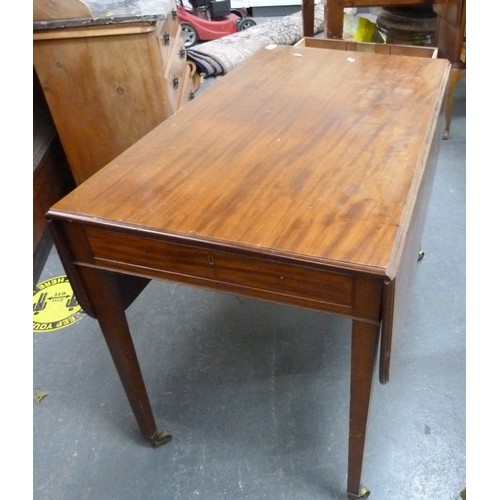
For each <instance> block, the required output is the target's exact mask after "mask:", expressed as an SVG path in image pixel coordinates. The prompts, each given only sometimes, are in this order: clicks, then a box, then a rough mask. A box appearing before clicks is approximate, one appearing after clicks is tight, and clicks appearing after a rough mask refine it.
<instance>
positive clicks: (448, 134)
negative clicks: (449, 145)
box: [441, 130, 450, 141]
mask: <svg viewBox="0 0 500 500" xmlns="http://www.w3.org/2000/svg"><path fill="white" fill-rule="evenodd" d="M449 137H450V131H449V130H445V131H444V132H443V133H442V135H441V139H442V140H443V141H447V140H448V139H449Z"/></svg>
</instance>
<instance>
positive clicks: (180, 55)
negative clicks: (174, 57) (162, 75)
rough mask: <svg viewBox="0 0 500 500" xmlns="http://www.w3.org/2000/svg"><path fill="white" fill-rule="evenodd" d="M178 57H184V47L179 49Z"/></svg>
mask: <svg viewBox="0 0 500 500" xmlns="http://www.w3.org/2000/svg"><path fill="white" fill-rule="evenodd" d="M179 57H180V58H181V59H185V57H186V49H181V50H179Z"/></svg>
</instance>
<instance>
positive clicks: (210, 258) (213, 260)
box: [207, 255, 215, 266]
mask: <svg viewBox="0 0 500 500" xmlns="http://www.w3.org/2000/svg"><path fill="white" fill-rule="evenodd" d="M207 260H208V263H209V264H210V265H211V266H213V265H214V264H215V259H214V258H213V256H212V255H209V256H208V257H207Z"/></svg>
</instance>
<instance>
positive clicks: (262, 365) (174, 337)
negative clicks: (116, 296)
mask: <svg viewBox="0 0 500 500" xmlns="http://www.w3.org/2000/svg"><path fill="white" fill-rule="evenodd" d="M465 83H466V82H465V79H463V80H462V81H461V82H460V84H459V86H458V89H457V95H456V100H455V107H454V117H453V121H452V128H451V137H450V139H449V140H448V141H443V142H442V144H441V151H440V156H439V164H438V169H437V175H436V179H435V184H434V188H433V194H432V199H431V203H430V208H429V212H428V216H427V222H426V227H425V232H424V238H423V249H424V250H425V257H424V259H423V260H422V261H421V262H420V263H419V265H418V272H417V276H416V280H415V282H414V285H413V289H412V310H411V312H410V314H409V315H408V317H407V320H406V328H405V331H404V334H403V335H402V336H401V337H400V338H399V339H398V340H397V343H396V350H395V355H394V358H393V365H392V374H391V381H390V382H389V384H387V385H385V386H381V385H380V384H378V382H376V383H375V385H374V390H373V395H372V405H371V409H370V417H369V423H368V436H367V443H366V450H365V459H364V469H363V484H364V485H366V486H367V487H368V488H369V489H370V490H371V495H370V499H373V500H411V499H415V500H455V499H459V498H460V492H461V490H463V488H464V487H465V486H466V452H465V449H466V448H465V447H466V442H465V396H466V394H465V387H466V384H465V380H466V379H465V374H466V373H465V372H466V356H465V354H466V352H465V351H466V340H465V337H466V328H465V327H466V321H465V298H466V296H465V250H466V244H465V243H466V242H465V220H466V218H465V180H466V175H465V166H466V156H465V143H466V134H465V125H466V116H465V94H466V84H465ZM61 275H64V271H63V270H62V267H61V264H60V261H59V259H58V256H57V253H56V252H55V250H53V251H52V253H51V254H50V256H49V259H48V261H47V263H46V266H45V268H44V271H43V273H42V276H41V279H40V281H43V280H46V279H48V278H51V277H56V276H61ZM128 317H129V321H130V326H131V331H132V333H133V336H134V340H135V342H136V347H137V351H138V355H139V359H140V361H141V363H142V368H143V374H144V377H145V380H146V385H147V387H148V390H149V394H150V398H151V403H152V405H153V408H154V411H155V415H156V418H157V422H158V424H159V426H160V427H162V428H163V427H166V428H168V429H169V430H170V431H171V433H172V434H173V440H172V441H171V442H170V443H169V444H167V445H165V446H163V447H160V448H158V449H153V448H151V447H150V446H149V445H148V444H147V443H146V442H144V441H143V439H142V438H141V436H140V435H139V433H138V429H137V426H136V423H135V420H134V417H133V415H132V413H131V410H130V408H129V405H128V402H127V400H126V398H125V394H124V392H123V390H122V388H121V385H120V382H119V380H118V377H117V375H116V372H115V369H114V366H113V364H112V362H111V358H110V355H109V353H108V350H107V348H106V346H105V343H104V340H103V338H102V335H101V332H100V329H99V326H98V324H97V322H96V321H95V320H93V319H91V318H90V317H88V316H83V318H82V319H81V320H80V321H78V322H77V323H75V324H73V325H72V326H68V327H66V328H63V329H61V330H58V331H55V332H51V333H48V332H46V333H41V332H37V333H34V334H33V391H34V393H35V391H37V390H40V391H43V392H44V393H46V397H44V398H43V399H42V400H41V401H40V402H38V403H37V402H34V403H33V498H34V500H59V499H61V500H174V499H180V500H191V499H196V500H197V499H199V500H220V499H230V500H240V499H245V500H250V499H255V500H277V499H284V500H309V499H314V500H321V499H344V498H346V496H345V493H344V492H345V489H346V455H347V410H348V389H349V387H348V385H349V378H348V377H349V351H350V347H349V342H350V323H349V321H347V320H344V319H339V318H337V317H334V316H330V315H328V314H323V313H316V312H309V311H304V310H299V309H294V308H291V307H285V306H280V305H274V304H269V303H263V302H259V301H257V300H250V299H247V298H241V297H236V296H233V295H224V294H220V293H214V292H207V291H203V290H199V289H194V288H189V287H186V286H181V285H176V284H169V283H160V282H152V283H151V284H150V285H148V287H147V288H146V289H145V290H144V292H143V293H142V294H141V295H140V296H139V298H138V299H137V300H136V302H135V303H134V304H132V306H131V307H130V308H129V310H128Z"/></svg>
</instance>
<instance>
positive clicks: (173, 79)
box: [172, 76, 179, 89]
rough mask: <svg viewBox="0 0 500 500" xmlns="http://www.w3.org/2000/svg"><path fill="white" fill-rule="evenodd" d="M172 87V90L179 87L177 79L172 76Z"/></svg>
mask: <svg viewBox="0 0 500 500" xmlns="http://www.w3.org/2000/svg"><path fill="white" fill-rule="evenodd" d="M172 85H173V86H174V89H177V87H178V86H179V77H177V76H174V77H173V78H172Z"/></svg>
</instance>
